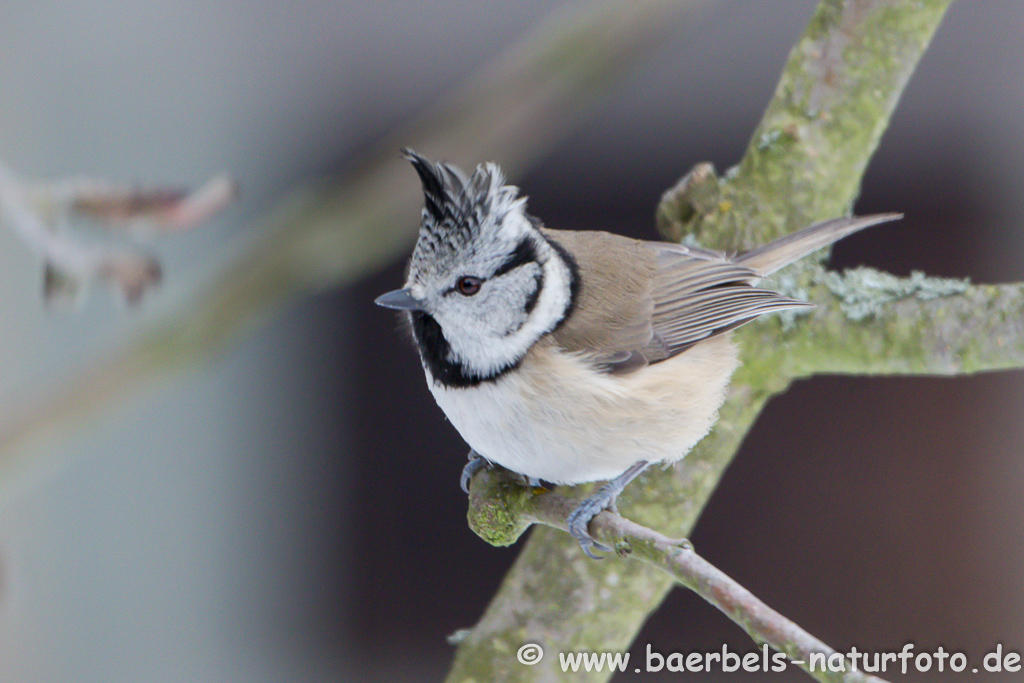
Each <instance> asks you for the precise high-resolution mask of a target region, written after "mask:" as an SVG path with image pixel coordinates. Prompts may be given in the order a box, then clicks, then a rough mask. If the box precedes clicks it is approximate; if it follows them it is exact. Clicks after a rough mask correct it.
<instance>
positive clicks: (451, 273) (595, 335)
mask: <svg viewBox="0 0 1024 683" xmlns="http://www.w3.org/2000/svg"><path fill="white" fill-rule="evenodd" d="M402 153H403V155H404V156H405V158H406V159H407V160H408V161H410V162H411V163H412V166H413V168H414V169H415V171H416V172H417V174H418V175H419V179H420V182H421V184H422V189H423V196H424V206H423V209H422V212H421V220H420V226H419V232H418V237H417V241H416V244H415V247H414V248H413V252H412V255H411V257H410V259H409V263H408V268H407V273H406V280H405V283H404V286H403V287H402V288H401V289H397V290H395V291H391V292H388V293H386V294H383V295H381V296H379V297H377V298H376V300H375V303H377V304H378V305H380V306H384V307H387V308H392V309H397V310H399V311H401V315H403V316H404V317H405V322H406V323H407V324H408V327H409V329H410V331H411V333H412V339H413V342H414V345H415V347H416V349H417V350H418V352H419V357H420V361H421V364H422V366H423V371H424V373H425V376H426V380H427V385H428V387H429V389H430V392H431V394H432V395H433V397H434V399H435V401H436V402H437V404H438V405H439V406H440V407H441V409H442V410H443V411H444V413H445V415H446V416H447V418H448V420H449V421H450V422H451V424H452V425H454V427H455V428H456V429H457V430H458V432H459V434H460V435H461V436H462V438H463V439H464V440H465V441H466V442H467V443H468V444H469V446H470V448H471V450H470V452H469V460H468V462H467V463H466V465H465V467H464V468H463V472H462V478H461V481H462V487H463V489H464V490H466V491H467V492H468V490H469V482H470V480H471V479H472V477H473V476H474V474H476V473H477V472H478V471H479V470H480V469H481V468H484V467H490V466H492V465H494V464H497V465H500V466H501V467H503V468H505V469H507V470H510V471H511V472H514V473H518V474H519V475H521V476H522V477H523V478H524V479H525V480H526V481H527V482H528V483H530V484H533V485H537V484H540V483H541V482H549V483H552V484H564V485H576V484H582V483H586V482H596V481H606V482H607V483H606V484H605V485H604V486H602V487H601V488H600V489H598V491H597V492H596V493H595V494H594V495H592V496H590V497H588V498H586V499H584V500H583V501H582V502H580V504H579V505H578V507H576V508H575V509H574V510H573V512H572V513H571V514H570V515H569V517H568V519H567V527H568V529H569V532H570V533H571V534H572V536H573V537H574V538H575V539H576V540H577V541H579V543H580V546H581V548H582V549H583V551H584V553H586V554H587V555H588V556H590V557H593V558H600V557H602V556H600V555H597V554H595V553H594V550H595V549H596V550H598V551H603V552H610V551H611V548H609V547H608V546H607V545H606V544H603V543H601V542H600V541H597V540H596V539H595V538H594V537H593V536H592V535H591V534H590V532H589V528H588V527H589V523H590V521H591V520H592V519H593V517H595V516H596V515H597V514H598V513H600V512H601V511H602V510H605V509H615V501H616V499H617V498H618V496H619V494H620V493H621V492H622V491H623V489H624V488H625V487H626V486H627V485H628V484H629V483H630V482H631V481H632V480H633V479H634V478H635V477H637V476H638V475H639V474H640V473H642V472H643V471H644V470H646V469H647V468H648V467H650V466H651V465H654V464H656V463H662V464H664V466H666V467H667V466H669V465H671V464H672V463H674V462H676V461H678V460H680V459H681V458H683V457H684V456H685V455H686V454H687V453H688V452H689V451H690V450H691V449H692V448H693V447H694V446H695V445H696V444H697V442H698V441H700V440H701V439H702V438H703V437H704V436H705V435H706V434H707V433H708V432H709V431H710V430H711V427H712V426H713V424H714V423H715V421H716V420H717V417H718V410H719V408H720V407H721V405H722V403H723V402H724V400H725V396H726V389H727V387H728V384H729V380H730V378H731V376H732V374H733V371H734V370H735V369H736V368H737V366H738V364H739V359H738V353H737V348H736V345H735V344H734V343H733V342H732V341H731V339H730V336H731V335H730V332H731V330H733V329H735V328H736V327H738V326H740V325H743V324H744V323H747V322H749V321H751V320H753V319H755V318H757V317H759V316H761V315H763V314H766V313H772V312H777V311H784V310H788V309H795V308H804V307H808V306H811V304H809V303H807V302H804V301H800V300H797V299H793V298H790V297H788V296H785V295H783V294H780V293H778V292H775V291H772V290H771V289H765V288H760V287H758V286H757V284H758V282H759V281H760V280H761V279H762V278H764V277H766V276H767V275H770V274H771V273H773V272H775V271H776V270H778V269H779V268H782V267H783V266H786V265H788V264H790V263H793V262H794V261H797V260H798V259H800V258H803V257H804V256H807V255H808V254H810V253H811V252H813V251H815V250H817V249H819V248H822V247H825V246H827V245H829V244H831V243H833V242H835V241H836V240H839V239H841V238H843V237H845V236H847V235H849V234H852V233H854V232H856V231H858V230H861V229H863V228H866V227H868V226H870V225H875V224H877V223H882V222H885V221H889V220H893V219H895V218H898V217H900V216H899V214H876V215H871V216H864V217H841V218H835V219H832V220H827V221H824V222H821V223H817V224H815V225H812V226H811V227H809V228H806V229H804V230H802V231H799V232H795V233H792V234H790V235H787V236H785V237H782V238H780V239H777V240H775V241H773V242H771V243H769V244H767V245H765V246H762V247H759V248H756V249H753V250H752V251H748V252H746V253H742V254H738V255H730V254H727V253H724V252H721V251H715V250H711V249H704V248H701V247H697V246H688V245H683V244H676V243H670V242H659V241H646V240H638V239H632V238H628V237H625V236H620V235H615V234H611V233H608V232H601V231H589V230H556V229H551V228H547V227H545V226H544V225H543V224H542V223H541V221H540V220H539V219H537V218H535V217H534V216H532V215H530V214H529V213H527V210H526V197H525V196H522V195H521V194H520V191H519V188H517V187H515V186H513V185H510V184H508V183H507V181H506V179H505V175H504V173H503V172H502V171H501V169H500V168H499V167H498V166H497V165H496V164H495V163H492V162H486V163H482V164H480V165H479V166H477V167H476V169H475V170H474V172H473V173H472V174H471V175H467V174H466V173H464V172H463V171H462V170H460V169H459V168H458V167H456V166H454V165H452V164H449V163H439V162H434V161H430V160H428V159H427V158H425V157H423V156H421V155H420V154H418V153H417V152H415V151H413V150H411V149H403V150H402Z"/></svg>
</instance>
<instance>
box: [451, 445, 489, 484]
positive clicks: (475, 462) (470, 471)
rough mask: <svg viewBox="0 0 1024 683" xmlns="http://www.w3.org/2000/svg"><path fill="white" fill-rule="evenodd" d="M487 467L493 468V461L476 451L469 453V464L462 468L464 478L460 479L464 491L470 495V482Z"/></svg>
mask: <svg viewBox="0 0 1024 683" xmlns="http://www.w3.org/2000/svg"><path fill="white" fill-rule="evenodd" d="M485 467H492V465H491V461H490V460H488V459H487V458H485V457H484V456H482V455H480V454H479V453H477V452H476V451H474V450H470V451H469V462H467V463H466V466H465V467H463V468H462V476H461V477H460V478H459V483H460V484H461V485H462V490H463V491H465V492H466V493H469V481H470V480H471V479H472V478H473V476H474V475H475V474H476V473H477V472H479V471H480V470H482V469H484V468H485Z"/></svg>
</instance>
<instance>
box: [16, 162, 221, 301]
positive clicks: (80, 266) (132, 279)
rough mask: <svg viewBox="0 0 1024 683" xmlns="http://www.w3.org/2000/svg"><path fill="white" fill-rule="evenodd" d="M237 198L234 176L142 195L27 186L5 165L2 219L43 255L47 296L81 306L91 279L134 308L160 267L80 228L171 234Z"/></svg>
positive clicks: (110, 187) (91, 186) (94, 184)
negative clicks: (192, 187)
mask: <svg viewBox="0 0 1024 683" xmlns="http://www.w3.org/2000/svg"><path fill="white" fill-rule="evenodd" d="M234 196H235V186H234V183H233V182H232V181H231V180H230V179H229V178H228V177H227V176H219V177H217V178H214V179H212V180H211V181H210V182H208V183H207V184H206V185H205V186H203V187H202V188H201V189H199V190H197V191H195V192H192V193H188V192H185V191H184V190H149V191H142V190H137V189H131V188H126V187H122V186H119V185H114V184H112V183H109V182H107V181H105V180H100V179H94V178H80V179H74V180H60V181H56V182H53V183H34V184H28V183H26V182H24V181H22V180H21V179H19V178H18V177H17V176H16V175H15V174H14V173H13V172H12V171H11V170H10V169H8V168H7V167H5V166H3V165H2V164H0V218H2V220H3V222H4V223H6V224H7V225H8V226H9V227H10V228H11V229H12V230H14V232H16V233H17V234H18V235H19V236H20V237H21V238H22V240H24V242H25V243H26V244H27V245H28V246H29V248H31V249H32V250H34V251H36V252H37V253H38V254H39V255H40V256H42V258H43V295H44V297H45V298H46V300H47V301H48V302H51V301H54V300H57V299H70V300H74V301H79V302H80V301H81V300H82V299H83V297H84V295H85V291H86V289H87V287H88V285H89V283H90V282H92V281H93V280H98V281H101V282H109V283H111V284H113V285H114V286H115V287H116V288H117V289H118V291H119V292H120V293H121V294H122V295H123V296H124V298H125V300H126V301H127V302H128V303H129V304H137V303H138V302H139V300H140V299H141V298H142V296H143V295H144V294H145V293H146V291H148V290H149V289H151V288H152V287H154V286H156V285H157V284H158V283H159V282H160V276H161V268H160V262H159V261H158V260H157V259H156V257H155V256H153V255H151V254H149V253H146V252H144V251H142V250H141V249H140V248H139V247H136V246H129V245H124V244H119V243H111V242H110V240H109V239H102V240H96V239H92V240H89V239H88V238H87V237H86V236H85V235H84V234H82V231H80V230H79V231H78V232H77V233H76V232H75V228H76V227H78V226H76V225H75V223H80V222H88V223H89V225H90V227H95V228H98V229H99V230H101V231H104V232H109V231H110V230H111V229H115V228H116V229H120V230H128V231H132V232H138V233H142V232H169V231H180V230H186V229H189V228H192V227H195V226H196V225H198V224H199V223H201V222H203V221H205V220H206V219H208V218H210V217H211V216H212V215H214V214H215V213H217V212H218V211H220V210H221V209H223V208H224V207H225V206H227V205H228V203H229V202H230V201H231V200H232V198H233V197H234Z"/></svg>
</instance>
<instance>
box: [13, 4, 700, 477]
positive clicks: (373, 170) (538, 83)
mask: <svg viewBox="0 0 1024 683" xmlns="http://www.w3.org/2000/svg"><path fill="white" fill-rule="evenodd" d="M701 4H703V3H702V2H700V0H687V1H685V2H680V1H679V0H641V1H639V2H631V3H627V4H622V3H615V2H598V3H593V4H589V5H585V6H584V5H577V4H573V5H568V6H566V7H564V8H562V9H560V10H558V11H555V12H553V13H552V15H551V16H550V17H548V18H547V19H546V20H545V21H544V22H542V23H541V25H540V26H538V27H537V28H536V29H535V30H534V31H533V32H532V33H531V34H530V35H528V36H527V37H526V38H525V39H524V40H523V41H522V42H521V43H519V44H518V45H516V46H514V47H513V48H511V49H510V50H508V51H507V52H506V53H505V54H503V55H501V56H500V57H499V58H498V59H497V60H496V61H495V62H493V63H492V64H490V65H488V66H486V67H484V68H483V69H482V70H481V71H480V72H479V73H478V74H476V75H475V76H474V77H472V78H471V79H470V80H469V82H468V83H466V84H464V85H461V86H458V87H456V88H454V89H453V90H451V91H449V92H444V93H442V94H441V95H439V96H438V97H437V99H436V101H435V103H434V104H433V105H432V106H431V107H429V108H428V109H427V110H426V111H424V112H423V114H422V115H420V116H419V117H417V118H416V119H414V120H413V121H411V122H410V123H409V124H407V125H406V126H404V127H402V128H400V129H399V130H396V131H394V132H392V133H391V134H389V135H388V136H386V137H385V138H384V139H383V140H382V141H380V142H379V143H378V144H375V145H374V146H373V147H372V149H370V150H368V151H367V152H366V153H365V154H364V155H363V159H362V161H361V163H359V164H358V169H359V170H356V171H353V172H352V173H350V174H348V175H347V176H345V177H344V178H339V179H331V180H324V181H321V182H320V183H317V184H314V185H313V186H311V187H308V188H306V189H304V190H299V191H296V192H294V193H293V194H292V196H291V197H289V198H288V199H286V200H284V201H282V202H281V203H280V204H279V205H278V206H277V207H276V208H275V209H273V210H272V211H271V212H270V217H269V218H268V220H267V222H268V223H269V226H270V229H269V232H270V234H269V236H268V237H267V238H266V239H265V240H263V241H262V242H260V243H259V244H257V245H256V246H255V247H253V248H251V249H248V250H245V251H244V252H243V253H242V254H241V255H240V256H238V257H237V258H235V259H233V261H232V262H231V263H229V264H228V265H227V266H226V268H225V269H224V272H223V273H222V274H221V275H220V276H218V277H217V278H216V279H215V281H214V282H213V283H212V284H211V285H210V286H208V287H207V288H205V289H204V290H203V291H200V292H199V293H197V294H196V295H195V297H194V299H193V300H192V301H191V302H190V303H189V304H187V305H186V306H185V307H184V308H183V309H182V310H179V311H176V312H174V313H171V314H170V315H169V316H168V317H167V319H165V320H163V321H160V322H157V323H156V324H155V325H154V326H153V329H152V330H150V331H149V332H146V333H142V334H140V335H139V338H138V339H136V340H134V341H131V342H129V343H128V345H127V346H126V347H125V348H123V349H121V350H120V351H117V352H115V353H114V354H111V355H110V356H108V357H107V358H106V359H105V360H103V361H102V362H101V363H99V364H98V365H96V366H95V367H93V368H92V369H90V370H88V371H87V372H85V373H84V374H82V375H81V376H79V377H77V378H76V379H74V380H73V381H71V382H68V383H66V384H62V385H61V386H60V387H55V388H53V389H52V390H51V391H50V393H49V395H46V396H45V397H44V398H42V399H41V401H39V402H38V403H36V404H34V405H33V404H28V405H27V406H25V405H23V406H22V408H21V410H19V411H18V412H16V413H15V414H13V415H5V416H4V418H3V420H2V421H0V467H2V468H3V469H6V470H9V469H10V468H9V465H8V466H7V467H3V463H4V462H5V461H8V460H9V459H10V458H12V457H13V456H14V455H15V453H16V450H17V448H18V447H19V446H20V445H21V444H22V443H23V442H24V441H25V440H26V439H29V438H31V437H33V436H36V435H42V434H44V433H47V432H51V433H52V432H54V431H55V430H58V429H60V428H61V427H63V426H64V425H66V424H67V423H68V420H69V419H71V418H81V417H83V416H85V415H88V414H91V413H92V412H94V411H95V410H96V409H98V408H100V407H102V406H104V405H107V404H109V402H110V401H111V400H112V399H114V398H116V397H119V396H123V395H124V394H125V392H126V391H128V390H130V389H131V388H132V387H135V386H137V385H138V384H139V383H141V382H144V381H147V380H151V379H153V378H155V377H156V376H157V375H159V374H160V373H162V372H165V371H168V370H172V369H178V370H184V369H190V368H194V367H195V366H196V365H197V364H199V363H203V362H207V361H210V360H212V359H213V358H214V357H215V356H216V355H217V354H218V353H219V352H220V351H221V350H222V349H223V348H224V346H225V345H226V344H230V343H231V342H233V341H234V340H236V339H237V338H238V337H239V336H241V335H246V334H250V333H251V332H252V331H253V330H254V329H255V328H257V327H258V326H259V325H260V323H261V322H262V321H265V320H266V319H267V317H268V316H271V315H274V314H275V313H276V312H278V311H280V309H281V308H282V307H283V306H285V305H286V304H287V303H288V302H290V301H293V300H294V298H295V297H296V296H298V295H302V294H307V295H308V294H311V293H314V292H316V291H321V290H323V289H327V288H332V287H338V286H340V285H343V284H346V283H349V282H351V281H352V280H354V279H355V278H358V277H359V276H361V275H364V274H365V273H367V272H369V271H372V270H374V269H377V268H380V267H381V266H382V265H384V264H387V263H389V262H391V261H393V260H394V259H395V258H396V257H397V256H398V255H399V254H400V253H403V252H404V251H405V250H407V249H408V248H409V246H410V244H411V242H412V240H413V238H414V236H415V225H416V220H415V217H416V216H417V215H418V207H419V204H420V203H421V197H420V192H419V189H418V186H417V185H416V184H415V183H413V182H409V175H408V169H407V164H406V163H405V161H404V160H402V159H401V158H400V156H399V154H398V150H399V149H400V148H402V147H405V146H411V147H413V148H415V149H418V150H420V151H421V152H423V153H426V154H430V155H433V156H437V157H440V158H445V159H447V160H450V161H453V162H456V163H461V164H463V165H466V166H472V165H475V164H476V163H477V162H479V161H480V160H484V159H501V162H502V166H503V167H504V168H505V169H507V170H508V172H509V173H510V175H512V177H515V176H516V175H517V174H519V173H521V172H522V170H523V169H524V168H526V167H528V166H529V165H530V164H531V163H533V162H535V161H536V160H537V158H538V157H539V156H540V155H541V154H542V153H543V152H544V150H546V149H547V148H548V147H549V146H550V145H551V144H552V142H553V141H554V140H555V139H557V138H559V137H561V136H563V135H565V133H566V132H567V131H569V130H571V129H572V127H573V125H574V123H575V122H577V121H578V120H579V119H580V118H581V117H582V116H584V115H585V113H586V112H587V110H588V104H589V101H590V99H591V98H592V97H593V95H594V90H595V88H598V87H599V86H602V85H606V84H607V83H608V82H609V81H611V80H614V79H616V78H620V77H621V76H622V75H623V74H625V73H627V72H628V70H629V69H630V67H632V66H634V65H636V64H637V63H638V61H639V60H640V59H641V58H642V56H643V55H645V54H647V53H648V52H649V51H650V50H651V49H652V47H654V46H655V45H657V44H658V40H659V38H660V37H662V36H663V35H664V31H665V27H666V26H668V25H670V22H672V21H679V20H680V15H679V13H680V10H681V9H685V8H687V7H697V6H700V5H701Z"/></svg>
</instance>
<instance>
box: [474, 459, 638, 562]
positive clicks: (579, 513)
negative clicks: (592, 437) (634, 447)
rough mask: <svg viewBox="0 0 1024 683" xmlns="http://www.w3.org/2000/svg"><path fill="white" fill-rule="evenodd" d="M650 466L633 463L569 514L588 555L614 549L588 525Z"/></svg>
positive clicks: (574, 534)
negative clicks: (598, 537)
mask: <svg viewBox="0 0 1024 683" xmlns="http://www.w3.org/2000/svg"><path fill="white" fill-rule="evenodd" d="M649 466H650V463H649V462H647V461H646V460H640V461H638V462H636V463H633V465H632V466H630V468H629V469H628V470H626V471H625V472H623V473H622V474H620V475H619V476H617V477H615V478H614V479H612V480H610V481H609V482H608V483H607V484H605V485H604V486H602V487H601V488H600V489H598V491H597V493H595V494H594V495H592V496H591V497H590V498H587V499H585V500H584V501H583V502H582V503H580V504H579V507H577V508H576V509H575V510H573V511H572V513H571V514H570V515H569V519H568V522H569V533H570V534H572V537H573V538H575V539H576V540H577V541H579V542H580V547H581V548H583V552H585V553H586V554H587V557H592V558H593V559H595V560H600V559H601V556H600V555H595V554H594V552H593V551H592V550H591V548H597V549H598V550H600V551H602V552H606V553H610V552H611V551H612V548H609V547H608V546H606V545H605V544H604V543H601V542H600V541H598V540H596V539H595V538H594V537H593V536H591V535H590V531H588V530H587V525H589V524H590V520H592V519H593V518H594V517H596V516H597V513H599V512H601V511H602V510H608V509H612V510H614V509H615V499H616V498H618V497H619V494H620V493H622V490H623V489H624V488H626V486H627V485H628V484H629V482H631V481H633V480H634V479H636V478H637V477H638V476H639V475H640V473H641V472H643V471H644V470H646V469H647V468H648V467H649ZM467 467H468V465H467Z"/></svg>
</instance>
